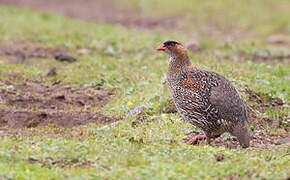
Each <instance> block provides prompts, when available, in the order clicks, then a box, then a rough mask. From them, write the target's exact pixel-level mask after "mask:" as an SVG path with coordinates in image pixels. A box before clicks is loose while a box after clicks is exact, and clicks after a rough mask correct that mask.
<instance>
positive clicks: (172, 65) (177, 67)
mask: <svg viewBox="0 0 290 180" xmlns="http://www.w3.org/2000/svg"><path fill="white" fill-rule="evenodd" d="M169 56H170V62H169V66H168V70H167V74H168V76H170V75H174V74H179V73H182V72H185V71H186V70H187V69H188V68H189V67H191V62H190V59H189V57H188V55H187V54H181V55H174V54H172V55H169Z"/></svg>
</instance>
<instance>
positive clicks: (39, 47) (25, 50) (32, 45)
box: [0, 41, 69, 64]
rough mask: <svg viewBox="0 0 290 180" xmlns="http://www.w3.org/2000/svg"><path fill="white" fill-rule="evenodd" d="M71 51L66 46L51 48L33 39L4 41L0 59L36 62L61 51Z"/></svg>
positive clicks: (10, 61) (1, 44)
mask: <svg viewBox="0 0 290 180" xmlns="http://www.w3.org/2000/svg"><path fill="white" fill-rule="evenodd" d="M67 51H69V50H68V49H67V48H66V47H63V46H62V47H54V48H49V47H46V46H44V45H43V44H41V43H38V42H32V41H2V42H1V43H0V59H1V60H4V61H7V62H8V63H25V64H36V63H39V61H40V59H44V58H54V56H56V55H57V54H59V53H63V52H67Z"/></svg>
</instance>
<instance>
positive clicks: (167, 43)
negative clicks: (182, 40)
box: [163, 41, 179, 47]
mask: <svg viewBox="0 0 290 180" xmlns="http://www.w3.org/2000/svg"><path fill="white" fill-rule="evenodd" d="M163 44H164V45H165V46H166V47H169V46H175V45H177V44H179V43H178V42H177V41H166V42H164V43H163Z"/></svg>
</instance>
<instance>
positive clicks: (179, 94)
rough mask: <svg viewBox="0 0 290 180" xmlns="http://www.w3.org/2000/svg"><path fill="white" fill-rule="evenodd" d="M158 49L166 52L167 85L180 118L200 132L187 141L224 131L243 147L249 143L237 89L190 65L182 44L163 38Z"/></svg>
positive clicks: (215, 74) (244, 110) (242, 106)
mask: <svg viewBox="0 0 290 180" xmlns="http://www.w3.org/2000/svg"><path fill="white" fill-rule="evenodd" d="M157 50H158V51H164V52H165V53H167V54H168V55H169V58H170V61H169V67H168V69H167V84H168V87H169V90H170V93H171V95H172V98H173V100H174V104H175V106H176V108H177V111H178V113H179V114H180V115H181V117H182V119H183V120H185V121H186V122H189V123H191V124H193V125H194V126H197V127H198V128H200V129H202V130H203V131H204V135H197V136H195V137H193V138H192V139H190V140H189V141H188V142H187V143H188V144H195V143H197V142H198V141H199V140H203V139H206V143H207V144H209V143H210V139H211V138H216V137H219V136H220V135H221V134H223V133H224V132H229V133H230V134H231V135H233V136H236V137H237V139H238V141H239V143H240V145H241V146H242V147H244V148H247V147H249V145H250V135H249V131H248V115H247V110H246V107H245V104H244V102H243V100H242V99H241V97H240V96H239V94H238V92H237V90H236V89H235V88H234V86H233V85H232V84H231V83H230V81H228V80H227V79H226V78H225V77H224V76H222V75H220V74H217V73H215V72H210V71H205V70H202V69H199V68H197V67H194V66H192V64H191V62H190V59H189V57H188V54H187V49H186V47H185V46H184V45H183V44H181V43H180V42H178V41H166V42H164V43H163V44H161V45H160V46H159V47H158V48H157Z"/></svg>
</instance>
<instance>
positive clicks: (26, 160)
mask: <svg viewBox="0 0 290 180" xmlns="http://www.w3.org/2000/svg"><path fill="white" fill-rule="evenodd" d="M150 2H151V3H152V0H150V1H140V4H141V5H142V7H145V8H142V9H143V11H142V12H143V13H144V15H146V14H149V13H156V14H157V12H156V11H157V10H155V9H153V10H152V11H153V12H151V10H150V9H151V4H150ZM165 2H167V1H156V2H155V1H154V4H155V5H156V9H160V8H158V7H163V6H166V5H168V8H165V9H164V11H166V12H160V13H172V11H173V8H172V7H176V11H177V13H182V12H183V11H184V7H187V9H188V10H191V11H192V13H194V14H200V16H199V17H200V19H199V20H198V21H197V23H194V24H191V23H189V22H190V21H187V20H186V21H185V23H186V27H187V28H186V31H187V32H189V29H191V28H193V27H197V26H199V25H200V23H205V21H206V20H208V19H210V17H212V14H206V13H208V12H211V13H221V12H226V14H224V15H221V16H215V19H212V21H210V22H209V23H214V22H215V23H217V25H218V26H221V27H222V26H224V25H226V24H227V23H229V22H231V21H232V20H237V19H238V20H239V21H238V23H237V24H239V25H240V26H241V27H240V28H241V29H242V30H248V29H252V30H250V31H249V32H253V33H255V34H260V35H259V36H255V39H254V41H255V43H253V42H252V41H243V42H232V43H229V44H227V45H224V44H223V43H222V42H221V41H219V40H214V39H207V38H206V37H205V35H206V34H202V33H201V45H202V48H204V49H205V50H204V51H203V52H199V53H191V52H190V57H191V59H192V62H193V64H195V65H196V66H198V67H200V68H203V69H207V70H211V71H216V72H218V73H221V74H223V75H225V76H226V77H227V78H228V79H229V80H231V81H233V83H234V85H235V86H236V87H237V88H238V89H239V90H240V92H241V94H242V96H243V98H244V99H245V101H248V100H249V97H248V95H247V94H245V93H244V90H245V89H246V88H249V89H251V90H253V91H255V92H257V93H259V94H261V95H264V96H265V97H268V98H276V97H278V98H280V99H281V100H282V101H283V103H284V106H283V107H282V108H281V109H279V110H277V109H272V108H271V107H267V108H266V112H265V113H263V114H259V117H258V118H262V117H264V116H267V117H277V116H278V117H279V118H280V121H281V124H282V125H281V126H282V128H281V129H278V130H283V132H284V131H285V130H284V129H283V127H286V126H288V127H289V124H287V123H289V122H287V120H285V119H283V117H284V116H287V115H288V116H289V101H290V97H289V92H290V86H289V84H290V79H289V77H290V66H289V63H288V62H285V61H279V62H276V63H273V62H264V61H256V60H254V59H253V57H254V55H261V54H262V55H264V54H266V55H271V56H276V55H277V56H278V55H279V56H287V55H289V54H290V51H289V48H288V50H287V48H286V49H285V48H282V47H279V46H277V47H276V46H275V47H274V46H273V45H269V44H267V43H266V42H265V38H266V36H268V35H270V34H271V33H278V32H282V33H284V32H286V33H289V28H290V27H289V23H288V24H287V23H286V22H288V20H289V18H290V15H289V13H288V14H287V13H286V9H285V8H286V5H287V4H289V1H280V2H281V3H276V1H269V0H267V1H245V2H244V3H245V4H244V6H240V5H241V4H240V2H239V3H238V2H235V3H231V4H228V5H226V6H224V3H223V1H217V2H216V3H213V5H212V4H211V3H209V1H204V2H203V3H199V2H200V1H198V2H195V3H194V6H193V4H188V3H186V2H187V1H184V4H182V3H180V4H179V3H178V2H179V1H173V0H172V1H170V2H168V4H164V3H165ZM191 2H192V1H191ZM246 3H250V5H249V6H246ZM128 4H129V5H131V6H132V7H135V6H136V5H138V6H140V4H138V1H135V4H134V3H133V4H132V3H128ZM128 4H126V5H128ZM284 5H285V7H284ZM260 6H261V7H260ZM205 7H208V8H209V9H210V10H206V11H204V8H205ZM288 7H289V6H288ZM229 8H231V9H233V11H228V9H229ZM211 10H213V11H211ZM234 10H237V11H234ZM268 11H270V12H271V13H270V12H269V13H268ZM205 12H206V13H205ZM230 12H231V13H233V14H229V16H227V15H228V13H230ZM250 12H255V13H257V15H256V16H254V17H256V19H255V21H251V18H252V16H253V15H250ZM265 12H266V13H265ZM262 14H263V15H262ZM265 14H266V15H265ZM264 15H265V16H264ZM0 17H1V18H0V40H2V41H15V42H19V41H20V40H21V41H23V42H22V43H24V44H25V43H30V42H38V43H41V44H43V45H45V46H47V47H51V48H53V47H62V46H65V47H67V48H69V51H70V52H72V54H76V52H77V51H78V50H80V49H88V50H90V53H85V54H83V55H79V60H78V61H77V62H75V63H70V64H69V63H67V64H66V63H60V62H57V61H55V60H53V59H52V58H51V59H50V58H48V59H41V60H40V62H38V63H37V64H33V65H27V64H9V63H4V61H0V78H1V79H3V80H12V81H22V80H23V79H26V80H27V81H37V82H39V83H44V84H51V83H53V82H55V81H56V80H61V83H62V84H66V85H70V86H75V87H84V86H85V87H92V88H99V87H101V88H105V89H114V90H115V95H114V97H113V99H112V100H111V102H110V103H109V104H108V105H106V106H105V107H104V109H103V111H104V114H111V115H112V114H113V115H114V116H117V117H120V118H124V119H125V120H123V121H121V122H119V123H116V124H109V125H102V126H101V125H86V126H81V127H73V128H57V127H45V128H43V127H37V128H32V129H29V128H27V129H25V131H27V132H30V133H32V134H33V136H26V135H25V134H23V135H22V134H21V133H20V134H18V135H6V136H0V144H1V146H0V179H40V178H46V179H106V178H107V179H128V178H129V179H186V178H193V179H212V178H213V179H226V178H228V177H233V178H241V177H243V178H245V179H247V178H248V179H254V178H257V179H286V178H287V177H289V176H290V171H289V166H290V163H289V162H290V159H289V150H290V149H289V147H288V148H287V147H285V146H284V147H283V148H282V147H281V148H276V149H273V150H271V151H270V150H265V149H256V148H252V149H247V150H244V149H236V150H230V149H228V148H225V147H211V146H188V145H186V144H185V143H184V142H183V139H184V138H185V135H186V133H188V132H190V131H191V130H192V129H193V127H192V126H191V125H189V124H187V123H184V122H182V121H181V120H180V117H179V116H178V115H177V114H162V109H163V108H164V106H165V104H166V103H167V102H168V101H169V99H170V96H169V92H168V90H167V86H166V84H164V83H163V82H164V80H165V72H166V68H167V63H168V62H167V57H166V56H165V55H164V54H160V53H157V52H156V51H155V47H157V46H158V45H159V44H160V43H161V42H163V41H165V40H168V39H179V40H180V41H181V42H186V39H188V38H189V37H190V35H191V34H190V33H182V34H181V35H180V34H178V33H170V32H168V33H157V32H143V31H141V30H139V31H138V30H130V29H126V28H124V27H120V26H116V25H99V24H97V25H96V24H91V23H86V22H83V21H77V20H71V19H67V18H64V17H62V16H57V15H51V14H47V13H39V12H33V11H28V10H20V9H16V8H11V7H0ZM225 17H226V18H225ZM227 17H228V18H229V19H228V18H227ZM231 18H233V19H231ZM216 19H218V21H216ZM268 21H270V22H271V24H267V23H266V22H268ZM257 22H259V23H257ZM274 23H275V24H274ZM229 26H230V24H229ZM197 32H198V31H197ZM0 60H1V57H0ZM53 66H57V67H58V74H57V75H56V76H54V77H46V76H45V75H46V73H47V72H48V71H49V69H50V68H51V67H53ZM15 73H17V74H20V75H21V76H22V77H23V79H13V77H9V76H7V75H9V74H15ZM0 88H1V89H2V88H9V87H3V86H2V84H0ZM287 104H288V105H287ZM137 106H143V107H144V108H145V109H144V112H143V114H142V116H144V117H143V118H144V119H145V122H143V123H137V125H136V126H132V122H133V121H134V122H136V121H138V120H137V119H138V118H139V117H137V116H129V117H128V118H125V117H126V115H127V113H128V111H129V110H132V109H134V108H135V107H137ZM5 130H6V129H3V131H5ZM1 131H2V130H1V129H0V135H1ZM272 133H274V132H272ZM218 154H223V155H224V159H223V160H221V161H217V160H216V158H215V155H218Z"/></svg>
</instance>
